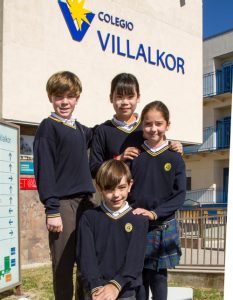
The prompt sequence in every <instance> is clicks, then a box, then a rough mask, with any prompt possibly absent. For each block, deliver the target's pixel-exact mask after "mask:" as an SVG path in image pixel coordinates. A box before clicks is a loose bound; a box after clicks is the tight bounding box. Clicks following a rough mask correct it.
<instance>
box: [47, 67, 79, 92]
mask: <svg viewBox="0 0 233 300" xmlns="http://www.w3.org/2000/svg"><path fill="white" fill-rule="evenodd" d="M46 91H47V94H48V96H49V97H50V96H63V95H64V94H65V93H67V92H69V93H71V94H72V95H74V96H76V97H79V96H80V94H81V92H82V83H81V81H80V79H79V78H78V76H77V75H75V74H74V73H72V72H69V71H62V72H58V73H55V74H53V75H52V76H51V77H50V78H49V80H48V81H47V84H46Z"/></svg>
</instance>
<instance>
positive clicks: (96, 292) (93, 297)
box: [91, 287, 104, 300]
mask: <svg viewBox="0 0 233 300" xmlns="http://www.w3.org/2000/svg"><path fill="white" fill-rule="evenodd" d="M103 289H104V287H100V288H98V289H97V290H96V291H95V292H94V293H93V294H92V295H91V299H92V300H96V299H98V298H97V297H98V296H99V295H100V294H101V293H102V292H103Z"/></svg>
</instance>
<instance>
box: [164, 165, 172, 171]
mask: <svg viewBox="0 0 233 300" xmlns="http://www.w3.org/2000/svg"><path fill="white" fill-rule="evenodd" d="M171 168H172V165H171V164H170V163H166V164H165V165H164V170H165V171H166V172H168V171H170V170H171Z"/></svg>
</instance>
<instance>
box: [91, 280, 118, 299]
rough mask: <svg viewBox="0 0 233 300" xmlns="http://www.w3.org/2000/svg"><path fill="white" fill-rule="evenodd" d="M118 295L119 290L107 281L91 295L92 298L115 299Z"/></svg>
mask: <svg viewBox="0 0 233 300" xmlns="http://www.w3.org/2000/svg"><path fill="white" fill-rule="evenodd" d="M118 295H119V290H118V288H117V287H115V285H113V284H111V283H109V284H106V285H105V286H104V287H103V288H101V289H98V291H97V292H95V293H94V294H93V295H92V300H115V299H117V297H118Z"/></svg>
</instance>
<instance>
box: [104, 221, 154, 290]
mask: <svg viewBox="0 0 233 300" xmlns="http://www.w3.org/2000/svg"><path fill="white" fill-rule="evenodd" d="M135 218H138V220H136V222H135V223H134V225H133V228H132V236H131V239H130V243H129V246H128V250H127V253H126V259H125V262H124V265H123V266H122V268H121V271H120V272H119V273H118V274H117V275H116V276H115V277H114V278H113V279H112V280H111V281H110V283H112V284H114V285H115V286H116V287H117V288H118V289H119V291H121V289H122V288H123V287H124V286H126V285H127V286H134V284H133V282H134V281H135V280H138V279H139V278H140V277H141V273H142V270H143V266H144V258H145V251H146V243H147V231H148V223H149V221H148V219H147V218H146V217H144V216H135Z"/></svg>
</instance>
